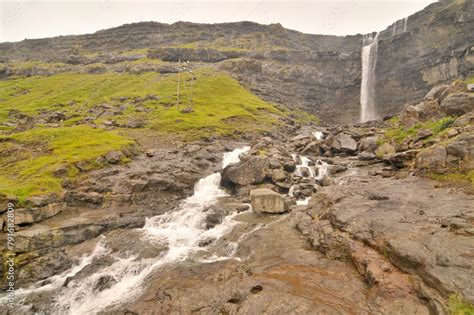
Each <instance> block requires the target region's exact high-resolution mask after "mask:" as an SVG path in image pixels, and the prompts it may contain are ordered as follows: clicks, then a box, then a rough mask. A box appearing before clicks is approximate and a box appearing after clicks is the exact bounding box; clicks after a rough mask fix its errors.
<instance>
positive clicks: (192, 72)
mask: <svg viewBox="0 0 474 315" xmlns="http://www.w3.org/2000/svg"><path fill="white" fill-rule="evenodd" d="M193 85H194V68H193V66H191V107H194V95H193Z"/></svg>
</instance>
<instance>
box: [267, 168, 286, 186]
mask: <svg viewBox="0 0 474 315" xmlns="http://www.w3.org/2000/svg"><path fill="white" fill-rule="evenodd" d="M270 176H271V178H272V180H273V182H275V183H276V182H282V181H284V180H286V173H285V171H283V170H282V169H275V170H272V171H271V172H270Z"/></svg>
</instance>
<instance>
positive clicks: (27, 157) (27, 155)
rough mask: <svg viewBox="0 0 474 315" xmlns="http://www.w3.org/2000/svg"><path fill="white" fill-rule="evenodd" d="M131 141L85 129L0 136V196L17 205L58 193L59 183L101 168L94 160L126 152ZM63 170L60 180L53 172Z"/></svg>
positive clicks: (110, 133)
mask: <svg viewBox="0 0 474 315" xmlns="http://www.w3.org/2000/svg"><path fill="white" fill-rule="evenodd" d="M133 145H134V141H133V140H131V139H128V138H126V137H124V136H121V135H119V134H118V133H117V132H112V131H105V130H102V129H94V128H91V127H88V126H74V127H63V128H35V129H31V130H28V131H24V132H19V133H15V134H12V135H8V136H0V193H3V194H5V195H7V196H14V197H17V198H18V199H19V201H20V203H22V202H24V200H25V199H26V198H27V197H29V196H32V195H37V194H47V193H57V192H60V191H61V190H62V187H61V181H62V180H64V179H66V178H70V179H71V178H74V177H75V176H76V175H77V174H78V173H79V169H78V168H77V167H76V165H77V163H81V165H82V166H81V168H85V169H94V168H97V167H100V166H101V165H100V163H98V162H96V160H97V159H98V158H99V157H101V156H104V155H105V154H107V153H108V152H110V151H128V150H130V148H131V146H133ZM61 168H63V169H64V170H65V172H64V173H65V174H64V175H63V176H62V177H57V176H55V175H54V174H55V172H56V171H58V170H59V169H61Z"/></svg>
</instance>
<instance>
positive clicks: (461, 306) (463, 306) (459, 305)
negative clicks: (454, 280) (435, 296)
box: [448, 294, 474, 315]
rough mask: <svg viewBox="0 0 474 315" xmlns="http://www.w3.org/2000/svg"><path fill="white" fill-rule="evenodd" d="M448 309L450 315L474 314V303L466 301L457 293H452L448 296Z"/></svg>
mask: <svg viewBox="0 0 474 315" xmlns="http://www.w3.org/2000/svg"><path fill="white" fill-rule="evenodd" d="M448 310H449V313H450V314H451V315H474V305H473V304H471V303H468V302H466V301H465V300H464V299H462V298H461V296H459V295H457V294H452V295H451V296H450V297H449V300H448Z"/></svg>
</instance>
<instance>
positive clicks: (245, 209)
mask: <svg viewBox="0 0 474 315" xmlns="http://www.w3.org/2000/svg"><path fill="white" fill-rule="evenodd" d="M249 208H250V206H249V205H247V204H242V205H238V206H237V207H235V209H236V210H237V212H243V211H247V210H248V209H249Z"/></svg>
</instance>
